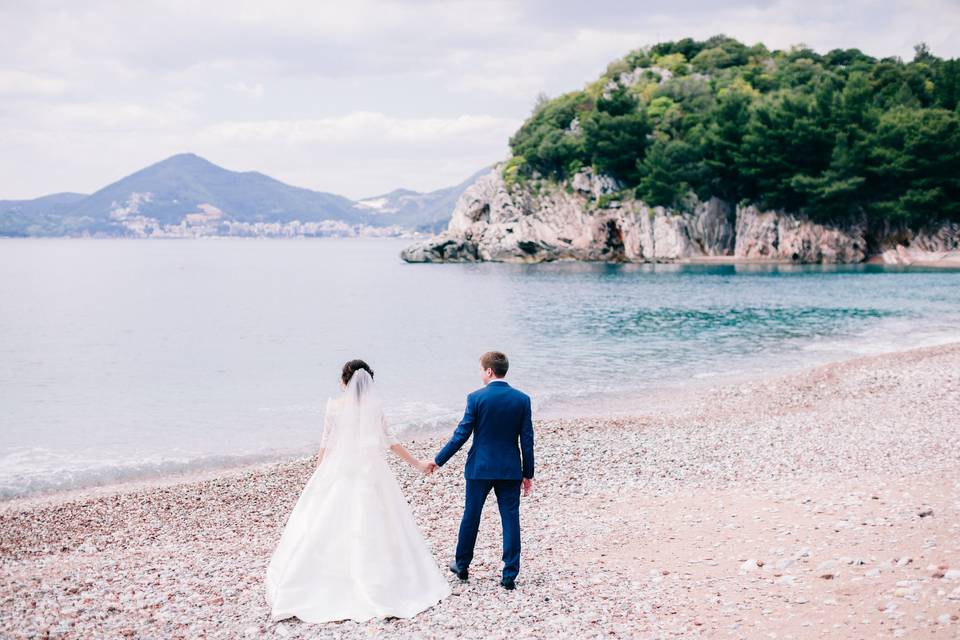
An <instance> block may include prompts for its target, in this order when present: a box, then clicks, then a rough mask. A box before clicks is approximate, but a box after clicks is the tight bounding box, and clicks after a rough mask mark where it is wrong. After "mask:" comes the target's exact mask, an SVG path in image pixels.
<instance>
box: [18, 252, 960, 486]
mask: <svg viewBox="0 0 960 640" xmlns="http://www.w3.org/2000/svg"><path fill="white" fill-rule="evenodd" d="M408 242H409V240H401V239H306V238H304V239H254V238H247V239H239V238H206V239H197V240H132V239H36V238H23V239H4V240H0V499H10V498H14V497H19V496H25V495H31V494H38V493H49V492H57V491H63V490H68V489H77V488H84V487H91V486H96V485H103V484H112V483H116V482H120V481H127V480H134V479H144V478H150V477H155V476H169V475H173V474H180V473H189V472H195V471H198V470H204V469H213V468H218V467H227V466H237V465H244V464H248V463H254V462H261V461H269V460H283V459H290V458H296V457H299V456H304V455H309V454H310V453H313V452H314V451H315V450H316V448H317V446H318V443H319V439H320V430H321V425H322V422H323V412H324V407H325V405H326V401H327V399H328V398H330V397H334V396H336V395H337V394H338V393H340V391H339V386H338V380H339V375H340V369H341V366H342V365H343V363H344V362H345V361H347V360H350V359H353V358H363V359H365V360H366V361H367V362H368V363H369V364H370V365H371V366H372V368H373V369H374V372H375V380H376V384H377V386H378V388H379V389H380V393H381V395H382V397H383V398H384V399H385V402H386V407H387V415H388V418H389V421H390V424H391V428H393V429H394V430H395V431H396V432H397V433H398V434H399V435H400V436H401V438H405V439H408V440H415V439H417V438H424V437H431V436H437V435H442V434H446V433H450V432H452V430H453V429H454V427H455V426H456V424H457V421H458V419H459V417H460V415H461V413H462V411H463V407H464V399H465V396H466V394H467V393H469V392H470V391H472V390H473V389H476V388H477V387H479V386H480V371H479V364H478V357H479V356H480V354H481V353H483V352H485V351H488V350H499V351H503V352H505V353H506V354H507V355H508V357H509V359H510V371H509V373H508V375H507V379H508V381H509V382H510V383H511V384H513V385H514V386H516V387H518V388H520V389H523V390H524V391H526V392H527V393H529V394H530V395H531V396H532V398H533V401H534V411H535V418H550V417H573V416H597V415H601V416H602V415H627V414H631V413H643V412H645V411H650V410H652V408H653V407H654V406H655V403H662V402H663V399H664V398H665V397H666V398H669V397H671V394H674V395H675V392H676V391H678V390H680V391H681V392H684V393H698V392H699V391H700V390H706V389H709V388H710V387H712V386H716V385H721V384H737V383H738V382H739V381H748V380H751V379H760V378H769V377H771V376H777V375H782V374H784V373H787V372H790V371H795V370H798V369H803V368H806V367H810V366H814V365H817V364H821V363H824V362H830V361H835V360H843V359H847V358H850V357H855V356H859V355H870V354H878V353H884V352H889V351H898V350H902V349H909V348H913V347H921V346H930V345H937V344H944V343H948V342H954V341H958V340H960V271H949V270H936V269H913V268H903V267H888V266H879V265H852V266H820V265H807V266H799V265H756V264H751V265H675V264H656V265H651V264H644V265H632V264H630V265H626V264H597V263H570V262H564V263H548V264H537V265H514V264H494V263H485V264H406V263H404V262H403V261H402V260H400V257H399V254H400V250H401V249H402V248H403V247H404V246H405V245H406V244H407V243H408Z"/></svg>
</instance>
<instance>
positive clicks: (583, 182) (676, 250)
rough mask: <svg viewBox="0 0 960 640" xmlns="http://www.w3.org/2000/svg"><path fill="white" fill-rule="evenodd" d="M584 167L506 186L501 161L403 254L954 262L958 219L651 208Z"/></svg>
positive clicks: (959, 243)
mask: <svg viewBox="0 0 960 640" xmlns="http://www.w3.org/2000/svg"><path fill="white" fill-rule="evenodd" d="M620 188H621V186H620V185H619V184H618V183H617V182H616V180H614V179H613V178H611V177H610V176H606V175H603V174H596V173H594V172H593V170H592V169H590V168H585V169H582V170H580V171H579V172H577V173H576V174H574V175H573V176H572V178H570V179H569V180H566V181H563V182H556V181H552V180H547V179H536V180H526V181H523V182H517V183H513V184H508V182H507V181H506V180H505V179H504V177H503V173H502V167H500V166H497V167H494V169H492V170H491V171H490V172H489V173H488V174H486V175H485V176H482V177H481V178H480V179H478V180H477V181H476V182H475V183H474V184H473V185H472V186H471V187H469V188H468V189H467V190H466V191H465V192H464V193H463V195H462V196H461V197H460V199H459V200H458V201H457V204H456V207H455V208H454V211H453V216H452V218H451V219H450V224H449V226H448V228H447V230H446V231H444V232H443V233H441V234H439V235H438V236H436V237H433V238H430V239H428V240H423V241H420V242H417V243H415V244H413V245H411V246H410V247H408V248H407V249H405V250H404V251H403V252H402V254H401V255H402V258H403V259H404V260H406V261H407V262H481V261H492V262H517V263H534V262H548V261H553V260H584V261H600V262H697V261H726V260H729V261H771V262H796V263H820V264H848V263H859V262H865V261H870V262H880V263H885V264H902V265H908V264H924V265H941V266H960V224H957V223H945V224H943V225H942V226H939V227H937V228H934V229H921V230H912V229H909V228H892V227H889V226H886V227H884V228H883V229H880V230H872V229H868V225H866V224H865V223H854V224H846V225H835V226H834V225H827V224H821V223H818V222H814V221H812V220H810V219H809V218H807V217H806V216H803V215H797V214H792V213H790V212H787V211H782V210H777V211H763V210H760V209H758V208H757V207H755V206H752V205H748V206H743V205H736V204H732V203H729V202H725V201H723V200H720V199H718V198H711V199H710V200H708V201H706V202H703V201H700V200H698V199H696V198H692V199H691V201H690V202H689V203H688V205H689V206H687V207H685V209H686V210H685V211H677V210H671V209H667V208H664V207H651V206H648V205H647V204H646V203H644V202H643V201H641V200H638V199H636V198H634V197H632V196H629V195H624V192H623V191H621V190H620Z"/></svg>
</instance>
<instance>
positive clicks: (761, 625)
mask: <svg viewBox="0 0 960 640" xmlns="http://www.w3.org/2000/svg"><path fill="white" fill-rule="evenodd" d="M678 395H682V394H678ZM678 399H679V398H678ZM682 400H683V401H682V402H678V404H677V405H676V406H675V407H672V408H669V407H666V408H661V409H656V410H653V411H651V412H649V413H646V414H641V415H635V416H616V417H597V418H576V419H559V420H550V421H536V423H535V429H536V433H537V483H536V488H535V494H534V496H532V497H531V498H529V499H528V498H524V502H523V503H522V506H521V517H522V527H523V531H524V533H523V535H524V556H523V563H524V564H523V567H522V570H521V575H520V578H519V580H518V589H517V591H516V592H504V591H503V590H502V589H500V588H499V587H498V586H497V584H496V581H495V577H496V575H497V572H498V566H499V557H500V549H499V544H500V537H499V521H498V519H497V514H496V509H495V508H493V507H494V505H493V502H492V501H491V502H490V503H488V504H487V509H486V510H485V512H484V517H483V523H482V525H481V532H480V539H479V541H478V548H477V556H476V560H475V564H474V566H473V567H471V580H470V582H468V583H466V584H460V583H458V582H456V581H455V580H453V579H451V586H452V588H453V592H454V595H453V596H451V597H449V598H447V599H445V600H444V601H443V602H441V603H440V604H439V605H438V606H436V607H434V608H431V609H429V610H428V611H426V612H424V613H423V614H420V615H418V616H417V617H415V618H413V619H403V620H392V621H372V622H369V623H353V622H346V623H340V624H330V625H312V624H306V623H301V622H299V621H297V620H296V619H288V620H286V621H282V622H278V623H273V622H270V621H269V617H268V613H269V612H268V610H267V608H266V604H265V602H264V599H263V593H262V577H263V571H264V569H265V567H266V564H267V562H268V561H269V557H270V554H271V553H272V550H273V548H274V545H275V544H276V540H277V538H278V537H279V533H280V530H281V529H282V527H283V525H284V523H285V520H286V517H287V515H288V514H289V511H290V509H291V508H292V506H293V503H294V502H295V501H296V499H297V497H298V496H299V492H300V490H301V489H302V487H303V484H304V483H305V481H306V480H307V478H308V477H309V475H310V474H311V473H312V468H313V461H312V459H311V458H303V459H298V460H294V461H290V462H268V463H261V464H258V465H256V466H255V467H249V468H233V469H230V470H229V471H227V472H222V471H221V472H217V471H216V470H211V471H210V472H209V473H208V474H207V476H208V477H204V478H202V479H201V478H194V479H190V480H187V481H178V479H175V478H168V481H166V482H164V483H163V484H162V485H159V486H158V485H155V484H152V483H145V484H144V485H143V486H136V487H133V486H130V485H128V484H124V485H114V486H112V487H102V488H99V489H98V490H96V491H89V490H81V491H79V492H78V493H76V494H75V495H70V496H68V497H66V496H62V495H59V494H53V495H50V496H43V497H25V498H22V499H17V503H12V502H5V503H2V504H0V531H2V539H0V572H2V581H3V584H4V585H5V591H6V592H7V593H8V594H9V596H8V597H7V599H6V600H4V601H3V605H2V607H0V635H4V636H9V637H16V638H18V637H31V636H33V635H44V633H47V634H50V635H53V636H57V635H67V636H80V637H85V636H91V635H98V636H99V635H109V636H113V637H124V636H126V637H138V636H162V637H197V636H204V635H206V636H210V635H217V636H223V637H261V636H267V635H271V636H272V635H275V634H279V635H281V636H284V637H291V638H299V637H303V638H314V637H344V636H347V637H353V636H361V637H366V636H368V635H375V636H377V637H409V636H411V635H414V636H417V637H425V638H432V637H438V638H439V637H448V636H449V635H450V634H451V633H458V634H459V635H460V636H461V637H466V638H487V637H507V636H516V635H522V634H523V633H524V632H529V631H530V630H531V629H534V630H535V631H536V635H538V636H543V637H547V636H556V635H576V636H579V637H636V636H638V635H639V636H655V637H684V638H689V637H709V638H713V637H727V636H730V637H757V636H761V635H763V636H765V635H767V634H768V633H769V632H779V633H780V634H781V636H782V635H783V634H784V633H789V634H791V635H793V636H794V637H819V636H821V635H822V634H824V633H828V634H831V635H832V637H880V636H887V635H889V636H891V637H896V636H897V635H904V634H906V635H912V634H918V633H923V634H924V636H925V637H927V636H929V637H943V638H947V637H955V634H956V632H957V630H958V628H960V425H958V424H957V420H956V416H957V415H960V343H952V344H948V345H942V346H934V347H924V348H920V349H913V350H908V351H900V352H894V353H887V354H882V355H871V356H861V357H857V358H853V359H849V360H843V361H838V362H833V363H829V364H825V365H822V366H818V367H815V368H812V369H807V370H804V371H800V372H796V373H789V374H786V375H782V376H777V377H775V378H769V379H762V380H754V381H749V382H743V383H739V384H736V385H729V384H728V385H723V386H716V387H715V388H712V389H705V390H699V391H697V392H696V393H695V394H693V395H692V396H691V397H684V398H682ZM667 409H670V410H667ZM442 439H443V438H436V439H428V440H417V441H415V442H412V443H410V444H409V448H410V449H411V452H412V453H413V454H414V455H416V456H421V457H422V456H426V455H429V454H431V453H433V452H435V451H436V449H437V447H438V445H439V444H440V441H441V440H442ZM464 458H465V456H464V454H463V452H461V454H459V455H458V456H456V457H455V458H454V459H453V460H452V461H451V463H450V464H449V465H447V466H445V467H444V468H443V469H442V470H441V471H440V472H438V473H437V474H435V475H434V476H430V477H427V478H423V477H420V476H419V475H418V474H415V473H414V472H413V471H411V470H410V469H409V468H407V467H405V466H403V465H402V464H401V463H398V462H397V461H396V460H391V466H392V467H393V468H394V470H395V472H396V474H397V478H398V481H399V482H400V484H401V487H402V489H403V491H404V494H405V495H406V496H407V499H408V501H409V502H410V504H411V508H412V509H413V511H414V515H415V516H416V518H417V522H418V523H419V524H420V526H421V528H422V530H423V532H424V536H425V538H426V540H427V543H428V545H429V546H430V548H431V549H432V551H433V553H434V555H435V557H436V558H437V561H438V564H440V565H441V566H443V565H444V563H445V561H446V560H447V559H448V556H449V555H450V553H451V552H452V548H453V544H454V542H455V539H456V530H457V526H458V523H459V516H460V509H461V508H462V504H461V502H462V491H463V487H462V484H463V480H462V468H463V461H464ZM928 512H930V513H928ZM921 514H925V515H921ZM827 575H829V576H830V577H829V578H827V577H824V576H827Z"/></svg>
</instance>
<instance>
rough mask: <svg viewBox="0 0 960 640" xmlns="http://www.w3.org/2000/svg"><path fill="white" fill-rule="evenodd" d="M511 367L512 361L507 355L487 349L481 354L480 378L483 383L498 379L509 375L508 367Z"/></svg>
mask: <svg viewBox="0 0 960 640" xmlns="http://www.w3.org/2000/svg"><path fill="white" fill-rule="evenodd" d="M509 368H510V362H508V361H507V356H506V354H504V353H500V352H499V351H487V352H486V353H485V354H483V355H482V356H480V379H481V380H483V384H487V383H488V382H490V381H491V380H497V379H499V378H502V377H503V376H505V375H507V369H509Z"/></svg>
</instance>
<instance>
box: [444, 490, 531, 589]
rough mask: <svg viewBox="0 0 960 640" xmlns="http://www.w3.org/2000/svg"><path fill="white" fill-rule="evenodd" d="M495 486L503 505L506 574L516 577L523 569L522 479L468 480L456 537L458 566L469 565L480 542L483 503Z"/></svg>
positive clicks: (499, 502) (502, 525)
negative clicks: (521, 535) (521, 553)
mask: <svg viewBox="0 0 960 640" xmlns="http://www.w3.org/2000/svg"><path fill="white" fill-rule="evenodd" d="M490 489H493V491H494V493H495V494H496V496H497V506H498V507H499V508H500V526H501V527H502V528H503V577H504V578H516V577H517V574H518V573H520V481H519V480H469V479H468V480H467V499H466V504H465V505H464V508H463V520H461V521H460V535H459V537H458V538H457V556H456V562H457V567H458V568H459V569H460V570H463V569H466V568H467V567H469V566H470V562H471V561H472V560H473V548H474V546H476V544H477V531H478V530H479V529H480V514H481V513H482V512H483V503H484V502H486V500H487V496H488V495H489V494H490Z"/></svg>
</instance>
